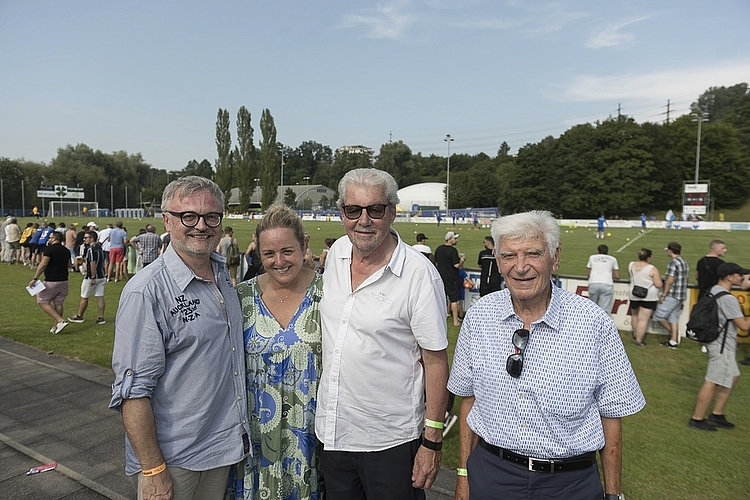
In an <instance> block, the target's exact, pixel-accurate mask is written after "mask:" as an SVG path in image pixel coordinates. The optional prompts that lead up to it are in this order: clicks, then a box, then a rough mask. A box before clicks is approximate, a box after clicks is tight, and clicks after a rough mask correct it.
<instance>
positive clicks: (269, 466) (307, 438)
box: [230, 274, 323, 500]
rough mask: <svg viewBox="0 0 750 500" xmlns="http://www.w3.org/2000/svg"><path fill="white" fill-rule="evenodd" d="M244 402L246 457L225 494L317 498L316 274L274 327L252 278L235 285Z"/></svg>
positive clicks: (318, 343) (318, 280)
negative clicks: (299, 301) (286, 316)
mask: <svg viewBox="0 0 750 500" xmlns="http://www.w3.org/2000/svg"><path fill="white" fill-rule="evenodd" d="M237 293H238V294H239V296H240V302H241V304H242V314H243V316H244V323H243V330H244V338H245V360H246V370H247V392H248V397H247V404H248V416H249V417H250V431H251V445H252V450H253V456H252V457H248V458H247V459H246V460H245V461H243V462H242V463H240V464H239V465H238V466H237V469H236V473H234V471H233V474H232V476H234V477H230V490H231V489H233V490H234V491H233V492H231V491H230V495H231V497H233V498H238V499H240V498H241V499H243V500H248V499H252V500H255V499H274V500H282V499H283V500H287V499H289V500H301V499H312V500H318V499H321V498H322V493H321V491H320V489H321V484H322V479H321V475H320V467H319V456H318V451H317V450H316V443H317V441H316V438H315V405H316V401H317V392H318V380H319V378H320V371H321V350H322V346H321V330H320V299H321V297H322V294H323V280H322V279H321V277H320V275H318V274H316V275H315V277H314V278H313V280H312V282H311V283H310V285H309V286H308V287H307V292H306V293H305V297H304V298H303V299H302V304H301V305H300V306H299V309H298V310H297V312H296V313H295V314H294V316H293V317H292V320H291V321H290V322H289V325H288V326H287V327H286V328H282V327H281V325H279V323H278V322H277V321H276V319H275V318H274V317H273V315H272V314H271V313H270V312H269V311H268V309H267V308H266V305H265V304H264V303H263V301H262V300H261V297H260V296H261V289H260V287H259V286H258V279H257V278H253V279H251V280H249V281H246V282H243V283H240V284H239V285H238V286H237Z"/></svg>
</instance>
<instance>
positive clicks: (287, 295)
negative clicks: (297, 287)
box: [273, 290, 293, 304]
mask: <svg viewBox="0 0 750 500" xmlns="http://www.w3.org/2000/svg"><path fill="white" fill-rule="evenodd" d="M292 291H293V290H289V293H287V294H286V297H284V298H283V299H282V298H281V297H279V294H278V293H277V292H276V290H274V291H273V294H274V295H276V300H278V301H279V302H280V303H282V304H283V303H284V301H285V300H286V299H288V298H289V296H290V295H291V294H292Z"/></svg>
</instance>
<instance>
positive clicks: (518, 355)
mask: <svg viewBox="0 0 750 500" xmlns="http://www.w3.org/2000/svg"><path fill="white" fill-rule="evenodd" d="M512 342H513V347H515V348H516V352H515V353H513V354H511V355H510V356H508V360H507V361H506V362H505V369H506V370H507V371H508V375H510V376H511V377H513V378H518V377H520V376H521V370H523V351H524V350H526V345H527V344H528V343H529V331H528V330H527V329H525V328H519V329H518V330H516V331H515V332H513V340H512Z"/></svg>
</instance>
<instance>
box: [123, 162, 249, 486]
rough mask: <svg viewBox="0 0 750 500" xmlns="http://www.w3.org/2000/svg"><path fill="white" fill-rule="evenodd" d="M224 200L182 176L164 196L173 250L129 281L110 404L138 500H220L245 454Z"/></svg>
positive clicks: (240, 359) (237, 317) (238, 324)
mask: <svg viewBox="0 0 750 500" xmlns="http://www.w3.org/2000/svg"><path fill="white" fill-rule="evenodd" d="M223 207H224V196H223V194H222V192H221V190H220V189H219V187H218V186H217V185H216V184H215V183H213V182H212V181H210V180H208V179H204V178H202V177H195V176H188V177H183V178H181V179H178V180H176V181H174V182H172V183H171V184H170V185H169V186H167V188H166V189H165V190H164V196H163V200H162V209H163V210H164V214H163V218H164V225H165V227H166V228H167V230H168V231H169V232H170V234H171V235H172V244H171V245H170V247H169V249H168V250H167V251H166V252H164V254H163V255H162V256H160V257H159V258H157V259H156V261H154V262H153V263H152V264H151V265H150V266H148V267H147V268H144V269H143V271H141V272H139V273H138V274H137V275H136V276H135V277H134V278H133V279H132V280H130V281H129V282H128V284H127V285H126V286H125V289H124V290H123V292H122V296H121V298H120V306H119V309H118V312H117V319H116V323H115V325H116V327H115V345H114V351H113V353H112V368H113V370H114V372H115V382H114V383H113V384H112V399H111V401H110V408H115V409H120V410H121V411H122V416H123V423H124V424H125V432H126V465H125V472H126V474H128V475H129V476H131V477H132V478H133V480H134V483H135V482H137V488H138V490H139V498H144V499H151V498H159V499H161V498H167V499H168V498H175V499H196V500H197V499H220V498H223V495H224V490H225V487H226V482H227V477H228V473H229V467H230V466H231V465H232V464H235V463H237V462H239V461H240V460H241V459H243V458H244V457H245V456H246V455H247V453H248V452H249V439H248V433H249V427H248V421H247V402H246V400H245V394H246V393H245V383H244V379H245V366H244V356H243V341H242V312H241V308H240V304H239V300H238V298H237V294H236V292H235V290H234V289H233V288H232V285H231V282H230V279H229V275H228V274H227V271H226V267H225V265H224V259H223V258H222V257H221V256H220V255H218V254H216V253H215V252H213V249H214V248H216V244H217V242H218V239H219V238H220V237H221V219H222V210H223Z"/></svg>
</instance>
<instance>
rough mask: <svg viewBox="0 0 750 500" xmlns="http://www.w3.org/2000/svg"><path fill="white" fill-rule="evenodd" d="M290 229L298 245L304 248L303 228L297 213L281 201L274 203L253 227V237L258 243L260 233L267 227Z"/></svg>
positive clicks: (267, 228) (266, 229)
mask: <svg viewBox="0 0 750 500" xmlns="http://www.w3.org/2000/svg"><path fill="white" fill-rule="evenodd" d="M280 228H283V229H291V230H292V232H293V233H294V236H295V238H297V241H299V246H300V248H302V249H303V250H304V249H305V229H304V227H302V220H300V218H299V217H298V216H297V213H296V212H295V211H294V210H292V209H291V208H289V207H287V206H286V205H284V204H283V203H274V204H273V205H271V206H270V207H269V208H268V210H267V211H266V213H265V215H263V218H262V219H261V220H260V222H259V223H258V225H257V226H256V227H255V239H256V241H258V242H259V244H260V235H261V233H263V232H264V231H268V230H269V229H280Z"/></svg>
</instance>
